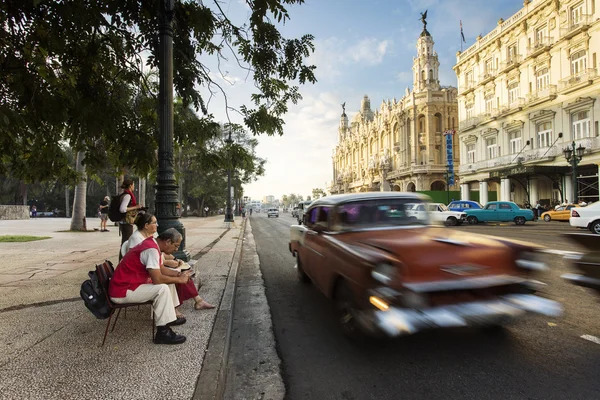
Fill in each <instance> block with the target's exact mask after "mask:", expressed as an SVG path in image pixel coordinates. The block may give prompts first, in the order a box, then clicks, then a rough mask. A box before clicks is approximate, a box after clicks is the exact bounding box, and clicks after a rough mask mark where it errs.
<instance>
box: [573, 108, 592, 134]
mask: <svg viewBox="0 0 600 400" xmlns="http://www.w3.org/2000/svg"><path fill="white" fill-rule="evenodd" d="M571 120H572V121H573V132H572V136H573V140H577V139H583V138H586V137H590V112H589V111H579V112H577V113H575V114H573V115H571Z"/></svg>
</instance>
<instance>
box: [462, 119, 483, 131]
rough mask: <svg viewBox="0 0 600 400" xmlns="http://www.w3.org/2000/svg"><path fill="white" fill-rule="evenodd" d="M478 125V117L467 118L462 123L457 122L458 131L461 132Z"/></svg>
mask: <svg viewBox="0 0 600 400" xmlns="http://www.w3.org/2000/svg"><path fill="white" fill-rule="evenodd" d="M478 123H479V117H472V118H468V119H465V120H463V121H459V123H458V129H459V130H463V129H468V128H472V127H474V126H476V125H477V124H478Z"/></svg>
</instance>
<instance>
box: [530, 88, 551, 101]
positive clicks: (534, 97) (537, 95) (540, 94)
mask: <svg viewBox="0 0 600 400" xmlns="http://www.w3.org/2000/svg"><path fill="white" fill-rule="evenodd" d="M556 89H557V88H556V85H548V86H547V87H546V88H544V89H541V90H536V91H535V92H531V93H529V94H528V95H527V103H535V102H538V101H540V100H546V99H551V98H555V97H556Z"/></svg>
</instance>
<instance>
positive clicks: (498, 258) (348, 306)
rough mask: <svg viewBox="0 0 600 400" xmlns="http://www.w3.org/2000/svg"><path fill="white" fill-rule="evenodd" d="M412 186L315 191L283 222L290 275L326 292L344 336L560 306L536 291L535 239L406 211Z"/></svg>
mask: <svg viewBox="0 0 600 400" xmlns="http://www.w3.org/2000/svg"><path fill="white" fill-rule="evenodd" d="M428 201H429V198H428V197H426V196H423V195H420V194H417V193H400V192H372V193H355V194H344V195H336V196H329V197H324V198H322V199H319V200H316V201H314V202H313V203H312V204H311V205H310V207H309V208H308V209H307V211H306V214H305V217H304V220H303V224H302V225H292V227H291V228H290V243H289V250H290V252H291V253H292V254H293V255H294V256H295V257H296V268H297V273H298V278H299V279H300V281H302V282H312V283H313V284H314V285H315V286H316V287H317V288H318V289H319V290H320V291H322V292H323V293H324V294H325V295H326V296H327V297H328V298H331V299H333V300H334V302H335V304H336V306H337V307H336V308H337V311H338V317H339V323H340V325H341V328H342V330H343V332H344V333H345V334H347V335H349V336H363V335H365V334H367V335H372V336H381V335H387V336H392V337H393V336H399V335H405V334H412V333H415V332H418V331H420V330H423V329H425V328H446V327H459V326H471V325H480V326H484V327H493V328H497V327H500V326H502V325H503V324H504V323H505V322H507V321H509V320H511V319H513V318H515V317H518V316H521V315H522V314H525V313H526V312H534V313H539V314H544V315H549V316H557V315H559V314H560V313H561V305H560V304H559V303H557V302H555V301H552V300H549V299H545V298H543V297H540V296H537V295H535V292H536V289H538V288H539V285H543V284H542V283H541V282H539V281H537V280H535V279H533V278H534V276H535V274H536V273H537V272H538V271H541V270H543V269H545V268H546V267H545V264H544V263H542V262H540V261H539V260H538V259H537V254H536V252H537V251H538V250H540V248H539V247H538V246H536V245H534V244H530V243H524V242H517V241H512V240H509V239H501V238H492V237H489V236H484V235H476V234H473V233H465V232H460V231H458V230H452V229H450V228H444V227H439V226H431V225H429V224H428V221H427V220H421V219H415V218H410V216H409V215H407V208H408V207H409V206H408V205H409V204H412V205H414V204H415V203H420V202H428Z"/></svg>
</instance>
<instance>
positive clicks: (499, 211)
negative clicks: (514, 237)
mask: <svg viewBox="0 0 600 400" xmlns="http://www.w3.org/2000/svg"><path fill="white" fill-rule="evenodd" d="M465 212H466V213H467V221H468V222H469V224H472V225H473V224H477V223H479V222H488V221H512V222H514V223H515V224H517V225H525V222H527V221H533V211H531V210H526V209H524V208H520V207H519V206H518V205H517V204H516V203H513V202H512V201H490V202H489V203H487V204H486V205H485V207H483V208H482V209H481V210H466V211H465Z"/></svg>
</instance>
